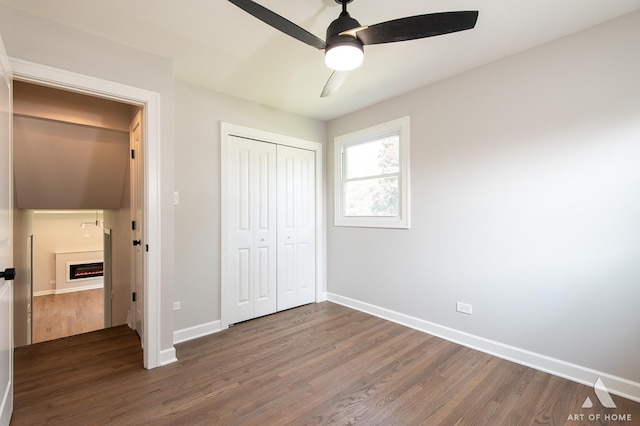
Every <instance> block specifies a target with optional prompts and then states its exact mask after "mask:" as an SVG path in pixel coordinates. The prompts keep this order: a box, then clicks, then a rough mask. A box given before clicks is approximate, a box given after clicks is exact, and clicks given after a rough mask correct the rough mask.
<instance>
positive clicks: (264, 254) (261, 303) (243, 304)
mask: <svg viewBox="0 0 640 426" xmlns="http://www.w3.org/2000/svg"><path fill="white" fill-rule="evenodd" d="M229 142H230V143H229V146H228V151H227V153H228V156H227V158H226V161H227V167H228V173H227V179H228V180H227V185H228V188H227V190H228V191H229V201H228V203H227V205H226V208H227V217H228V223H227V227H228V229H227V232H228V241H229V246H228V247H227V250H228V252H227V256H226V259H227V261H228V265H227V266H228V274H227V282H226V283H225V284H226V285H227V286H228V288H227V289H226V291H225V292H224V298H226V299H227V300H223V303H226V312H227V313H228V314H229V316H228V317H227V320H228V323H230V324H234V323H237V322H240V321H245V320H248V319H251V318H255V317H259V316H263V315H268V314H271V313H274V312H276V145H274V144H271V143H266V142H259V141H255V140H251V139H245V138H239V137H235V136H231V137H230V141H229Z"/></svg>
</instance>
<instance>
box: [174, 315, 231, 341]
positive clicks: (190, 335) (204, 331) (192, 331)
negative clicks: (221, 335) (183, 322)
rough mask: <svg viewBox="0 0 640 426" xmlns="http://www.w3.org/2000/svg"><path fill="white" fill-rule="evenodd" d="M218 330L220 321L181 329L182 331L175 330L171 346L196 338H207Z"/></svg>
mask: <svg viewBox="0 0 640 426" xmlns="http://www.w3.org/2000/svg"><path fill="white" fill-rule="evenodd" d="M220 330H221V328H220V321H211V322H207V323H204V324H199V325H196V326H193V327H188V328H183V329H182V330H176V331H174V332H173V344H174V345H175V344H177V343H182V342H186V341H189V340H193V339H197V338H198V337H204V336H208V335H209V334H213V333H217V332H218V331H220Z"/></svg>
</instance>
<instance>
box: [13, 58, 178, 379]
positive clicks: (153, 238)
mask: <svg viewBox="0 0 640 426" xmlns="http://www.w3.org/2000/svg"><path fill="white" fill-rule="evenodd" d="M9 63H10V64H11V67H12V68H13V78H14V80H20V81H25V82H29V83H35V84H39V85H43V86H48V87H53V88H57V89H62V90H66V91H71V92H76V93H82V94H86V95H89V96H96V97H100V98H106V99H111V100H114V101H118V102H123V103H127V104H132V105H137V106H140V107H142V108H143V114H144V115H143V126H144V131H143V137H144V138H145V147H146V152H145V154H146V155H145V163H144V165H143V167H144V184H143V185H144V188H143V190H144V219H145V220H144V231H143V232H144V235H145V238H146V241H145V242H144V243H145V244H148V245H149V247H151V248H152V250H149V251H147V252H146V256H147V257H146V262H143V263H144V292H145V294H144V305H145V306H144V315H145V318H144V319H145V321H144V328H145V329H144V331H145V332H144V341H143V342H142V343H143V362H144V367H145V368H147V369H150V368H155V367H159V366H160V365H164V364H168V363H170V362H172V361H173V360H174V359H173V358H175V357H173V358H172V359H170V360H169V359H164V358H167V356H164V354H163V352H164V351H161V346H160V315H161V309H160V283H161V281H160V277H161V273H160V271H161V269H160V266H161V262H160V235H161V233H160V230H161V229H160V224H161V222H160V216H161V200H160V193H161V192H160V94H159V93H155V92H151V91H148V90H145V89H140V88H137V87H132V86H127V85H124V84H120V83H115V82H112V81H108V80H103V79H100V78H96V77H92V76H87V75H84V74H78V73H75V72H71V71H67V70H62V69H58V68H53V67H50V66H46V65H41V64H37V63H33V62H29V61H24V60H21V59H16V58H11V57H10V58H9Z"/></svg>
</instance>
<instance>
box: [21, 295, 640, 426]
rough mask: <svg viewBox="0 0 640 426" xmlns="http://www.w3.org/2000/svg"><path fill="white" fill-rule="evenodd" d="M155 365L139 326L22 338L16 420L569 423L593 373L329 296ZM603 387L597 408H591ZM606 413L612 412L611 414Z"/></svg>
mask: <svg viewBox="0 0 640 426" xmlns="http://www.w3.org/2000/svg"><path fill="white" fill-rule="evenodd" d="M176 349H177V356H178V359H179V361H178V362H176V363H173V364H170V365H167V366H165V367H160V368H157V369H153V370H145V369H144V368H143V367H142V351H141V349H140V342H139V339H138V337H137V335H136V334H135V333H134V332H133V331H131V330H129V329H128V328H127V327H126V326H120V327H115V328H111V329H106V330H101V331H96V332H92V333H88V334H83V335H79V336H73V337H68V338H65V339H60V340H54V341H50V342H44V343H39V344H36V345H31V346H25V347H21V348H17V349H16V351H15V394H14V395H15V396H14V415H13V419H12V425H32V424H64V425H94V424H95V425H105V424H114V425H139V424H140V425H141V424H145V425H146V424H155V425H212V424H222V425H240V424H251V425H307V424H333V423H337V424H362V425H403V426H404V425H534V424H544V425H561V424H573V425H575V424H616V423H615V422H608V423H607V422H602V423H590V422H587V421H584V422H582V423H581V422H573V421H570V420H568V419H569V415H573V414H581V413H582V414H584V415H585V420H586V418H587V416H588V415H589V414H593V415H596V414H600V415H601V416H604V415H605V414H607V413H609V414H611V413H618V414H621V413H624V414H628V415H631V416H632V419H633V422H632V423H629V422H621V423H618V424H627V425H629V424H638V421H639V420H640V404H638V403H634V402H632V401H629V400H625V399H623V398H620V397H617V396H613V399H614V401H615V403H616V404H617V406H618V408H617V409H615V410H610V409H604V408H602V407H600V406H599V404H598V401H597V398H596V396H595V394H594V392H593V389H591V388H590V387H588V386H583V385H579V384H576V383H573V382H570V381H568V380H565V379H561V378H558V377H555V376H552V375H549V374H546V373H543V372H540V371H537V370H534V369H531V368H527V367H523V366H520V365H517V364H514V363H511V362H508V361H505V360H501V359H499V358H496V357H493V356H490V355H487V354H483V353H481V352H477V351H474V350H471V349H468V348H465V347H463V346H459V345H456V344H454V343H450V342H447V341H445V340H442V339H439V338H437V337H433V336H430V335H428V334H424V333H421V332H419V331H415V330H412V329H410V328H406V327H403V326H400V325H397V324H394V323H391V322H388V321H385V320H382V319H379V318H376V317H372V316H370V315H367V314H364V313H361V312H358V311H354V310H351V309H348V308H345V307H342V306H339V305H335V304H332V303H329V302H325V303H321V304H312V305H307V306H303V307H301V308H297V309H293V310H290V311H285V312H281V313H279V314H276V315H271V316H268V317H264V318H260V319H257V320H253V321H248V322H245V323H241V324H238V325H236V326H234V327H232V328H230V329H229V330H225V331H222V332H219V333H217V334H214V335H211V336H207V337H203V338H200V339H197V340H193V341H190V342H186V343H183V344H179V345H176ZM587 396H589V397H590V398H591V400H592V401H594V404H595V407H594V408H592V409H582V408H581V406H582V403H583V401H584V400H585V398H586V397H587ZM602 418H604V417H602Z"/></svg>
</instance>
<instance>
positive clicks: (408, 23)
mask: <svg viewBox="0 0 640 426" xmlns="http://www.w3.org/2000/svg"><path fill="white" fill-rule="evenodd" d="M229 1H230V2H231V3H233V4H235V5H236V6H238V7H239V8H241V9H242V10H244V11H245V12H247V13H249V14H251V15H253V16H255V17H256V18H258V19H260V20H261V21H263V22H265V23H266V24H269V25H271V26H272V27H273V28H275V29H277V30H280V31H282V32H283V33H285V34H287V35H289V36H291V37H293V38H295V39H297V40H300V41H301V42H303V43H306V44H308V45H310V46H313V47H315V48H317V49H319V50H324V51H325V62H326V64H327V66H328V67H329V68H331V69H333V70H334V71H333V73H332V74H331V77H329V81H328V82H327V84H326V85H325V87H324V90H323V91H322V94H321V95H320V96H322V97H326V96H330V95H331V94H333V93H335V92H336V91H337V90H338V88H339V87H340V86H342V84H343V83H344V82H345V80H346V79H347V77H348V75H349V71H351V70H352V69H355V68H357V67H359V66H360V65H361V64H362V61H363V58H364V48H363V47H364V45H369V44H382V43H394V42H398V41H406V40H415V39H420V38H425V37H433V36H437V35H442V34H449V33H453V32H457V31H464V30H469V29H471V28H473V27H474V26H475V25H476V21H477V20H478V11H475V10H474V11H460V12H441V13H428V14H425V15H417V16H410V17H406V18H400V19H395V20H392V21H386V22H381V23H379V24H375V25H371V26H367V25H364V26H363V25H360V23H359V22H358V21H357V20H355V19H353V18H352V17H351V16H350V15H349V12H347V4H349V3H351V2H352V1H353V0H335V2H336V3H338V4H341V5H342V13H340V16H339V17H338V19H336V20H335V21H333V22H332V23H331V25H329V28H327V37H326V42H325V41H323V40H322V39H320V38H318V37H316V36H315V35H313V34H311V33H310V32H308V31H307V30H305V29H304V28H301V27H299V26H298V25H296V24H294V23H293V22H291V21H289V20H287V19H285V18H283V17H282V16H280V15H278V14H277V13H275V12H272V11H271V10H269V9H267V8H266V7H264V6H261V5H259V4H258V3H256V2H254V1H251V0H229Z"/></svg>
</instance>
